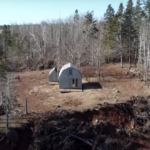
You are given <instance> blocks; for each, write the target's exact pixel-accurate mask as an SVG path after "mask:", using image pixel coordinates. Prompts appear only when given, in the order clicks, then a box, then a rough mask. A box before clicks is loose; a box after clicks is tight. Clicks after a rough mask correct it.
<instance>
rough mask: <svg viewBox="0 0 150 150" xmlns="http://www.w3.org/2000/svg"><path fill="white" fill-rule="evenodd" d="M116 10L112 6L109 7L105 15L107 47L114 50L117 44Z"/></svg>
mask: <svg viewBox="0 0 150 150" xmlns="http://www.w3.org/2000/svg"><path fill="white" fill-rule="evenodd" d="M114 13H115V11H114V9H113V8H112V6H111V5H108V8H107V10H106V13H105V14H104V19H105V40H104V43H105V46H106V47H107V48H110V49H113V47H114V44H115V36H114V24H115V23H114Z"/></svg>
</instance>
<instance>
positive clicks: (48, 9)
mask: <svg viewBox="0 0 150 150" xmlns="http://www.w3.org/2000/svg"><path fill="white" fill-rule="evenodd" d="M127 1H128V0H0V25H4V24H14V23H17V24H22V23H39V22H41V21H43V20H45V21H47V20H49V21H51V20H56V19H58V18H61V19H65V18H67V17H69V16H70V15H73V14H74V11H75V10H76V9H78V11H79V13H80V14H85V13H86V12H87V11H92V10H93V11H94V17H95V18H97V19H100V18H102V17H103V15H104V13H105V11H106V9H107V7H108V5H109V4H111V5H112V7H113V8H114V9H115V11H117V10H118V7H119V4H120V2H122V3H123V4H124V7H126V5H127ZM133 2H134V5H135V3H136V0H133Z"/></svg>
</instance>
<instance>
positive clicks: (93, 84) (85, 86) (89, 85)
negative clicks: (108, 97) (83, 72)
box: [82, 82, 102, 91]
mask: <svg viewBox="0 0 150 150" xmlns="http://www.w3.org/2000/svg"><path fill="white" fill-rule="evenodd" d="M90 89H102V85H101V84H100V83H99V82H89V83H83V84H82V90H83V91H84V90H90Z"/></svg>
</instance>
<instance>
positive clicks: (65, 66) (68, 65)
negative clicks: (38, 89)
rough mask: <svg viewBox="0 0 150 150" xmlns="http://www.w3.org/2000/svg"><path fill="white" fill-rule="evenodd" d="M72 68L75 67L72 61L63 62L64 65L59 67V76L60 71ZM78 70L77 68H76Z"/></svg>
mask: <svg viewBox="0 0 150 150" xmlns="http://www.w3.org/2000/svg"><path fill="white" fill-rule="evenodd" d="M70 67H72V68H74V69H77V67H76V66H75V65H73V64H72V63H67V64H65V65H64V66H62V68H61V69H60V72H59V77H60V75H61V73H62V72H63V70H65V69H67V68H70ZM77 70H78V69H77Z"/></svg>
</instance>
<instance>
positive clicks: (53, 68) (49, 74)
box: [49, 67, 56, 75]
mask: <svg viewBox="0 0 150 150" xmlns="http://www.w3.org/2000/svg"><path fill="white" fill-rule="evenodd" d="M55 69H56V67H54V68H53V69H51V70H50V72H49V75H50V74H51V73H52V72H53V71H54V70H55Z"/></svg>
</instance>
